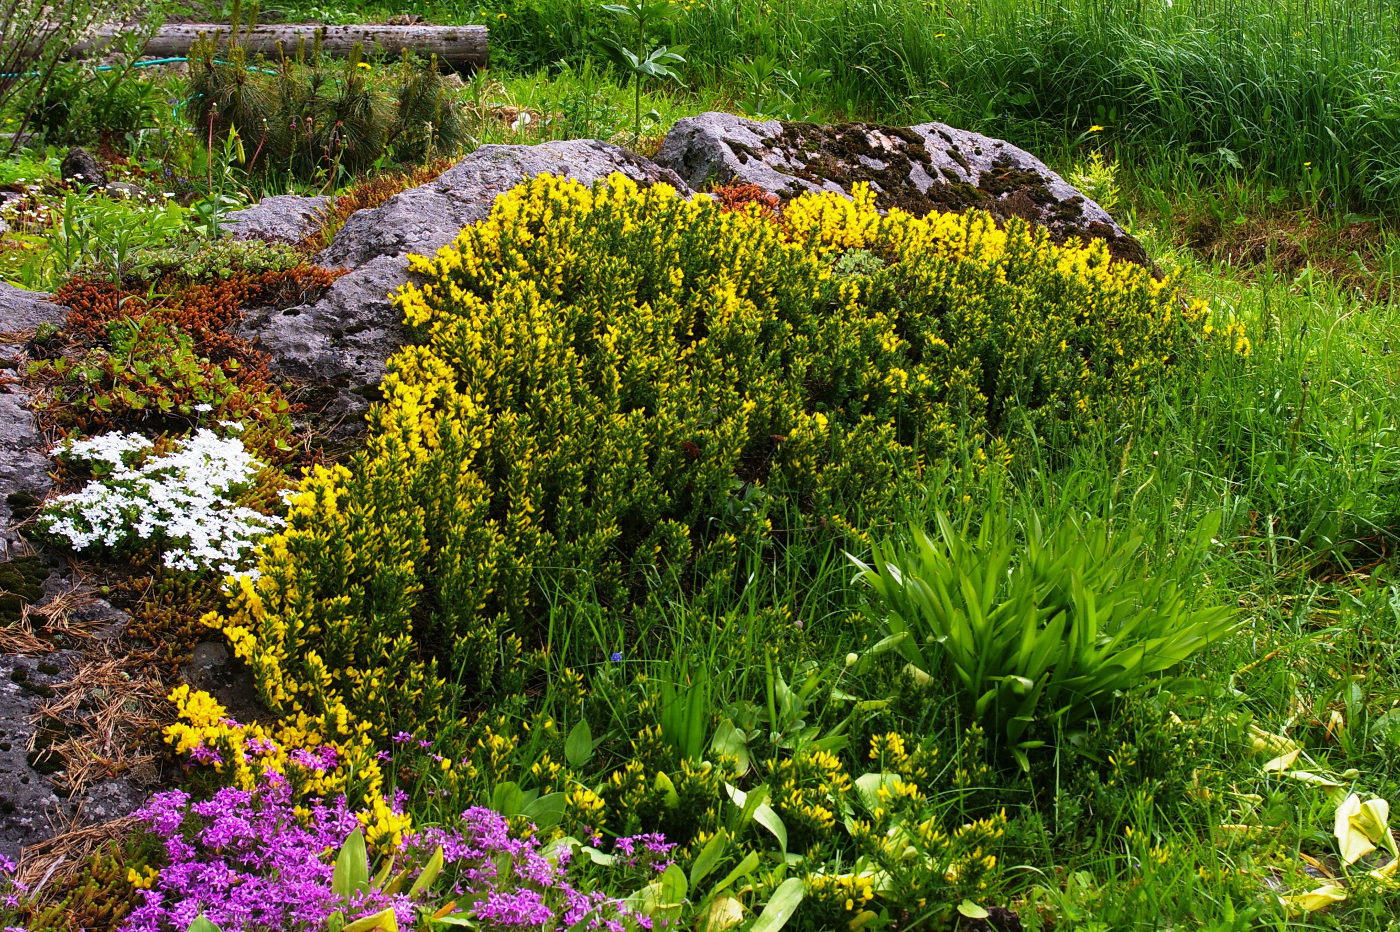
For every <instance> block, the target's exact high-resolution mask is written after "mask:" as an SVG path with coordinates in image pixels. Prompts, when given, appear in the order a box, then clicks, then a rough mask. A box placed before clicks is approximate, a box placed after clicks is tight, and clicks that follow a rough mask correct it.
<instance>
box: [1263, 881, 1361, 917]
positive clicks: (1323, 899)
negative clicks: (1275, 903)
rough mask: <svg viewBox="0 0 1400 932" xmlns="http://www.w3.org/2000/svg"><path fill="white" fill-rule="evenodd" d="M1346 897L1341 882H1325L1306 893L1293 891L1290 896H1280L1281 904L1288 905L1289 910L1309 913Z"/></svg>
mask: <svg viewBox="0 0 1400 932" xmlns="http://www.w3.org/2000/svg"><path fill="white" fill-rule="evenodd" d="M1346 898H1347V891H1346V890H1345V889H1344V888H1343V887H1342V885H1341V884H1336V883H1325V884H1323V885H1322V886H1320V887H1318V888H1317V889H1315V890H1309V891H1308V892H1307V893H1295V894H1294V895H1292V896H1281V897H1279V899H1280V900H1282V901H1283V905H1284V906H1286V907H1288V910H1289V912H1305V913H1311V912H1316V911H1317V910H1319V909H1322V908H1323V907H1325V906H1331V905H1332V904H1333V903H1340V902H1341V901H1342V900H1345V899H1346Z"/></svg>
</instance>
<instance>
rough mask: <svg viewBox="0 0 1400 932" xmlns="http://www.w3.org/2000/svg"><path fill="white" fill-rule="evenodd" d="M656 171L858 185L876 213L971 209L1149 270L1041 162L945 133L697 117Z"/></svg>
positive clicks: (926, 127) (817, 187) (960, 133)
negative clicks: (1103, 247) (1095, 244)
mask: <svg viewBox="0 0 1400 932" xmlns="http://www.w3.org/2000/svg"><path fill="white" fill-rule="evenodd" d="M656 162H657V164H659V165H661V166H662V167H664V168H669V169H671V170H672V171H674V172H676V174H678V175H680V177H681V178H682V179H684V180H685V182H686V183H687V184H689V185H690V186H691V187H694V188H701V187H704V186H706V185H710V184H729V183H741V184H744V183H746V184H755V185H757V186H759V187H760V188H763V189H764V190H766V191H770V192H772V193H774V194H777V195H778V196H780V197H782V198H785V199H786V198H792V197H795V196H797V195H798V194H802V193H804V192H808V191H838V192H849V191H850V189H851V186H852V185H854V184H855V183H857V182H861V181H864V182H867V183H869V184H870V186H871V187H872V188H873V189H874V190H875V192H876V205H877V206H879V207H881V208H891V207H898V208H901V209H904V210H907V211H909V212H910V213H912V214H915V215H917V216H922V215H924V214H927V213H932V212H934V211H950V210H952V211H962V210H966V209H968V208H973V207H975V208H978V209H980V210H985V211H987V212H989V213H990V214H992V216H993V217H995V218H997V219H998V220H1007V219H1010V218H1011V217H1020V218H1022V219H1024V220H1029V221H1031V222H1033V223H1038V224H1040V225H1042V226H1044V227H1046V228H1048V229H1049V230H1050V232H1051V234H1052V235H1053V236H1054V237H1055V239H1056V240H1058V241H1064V240H1065V239H1068V238H1071V237H1081V238H1086V239H1102V240H1104V241H1105V242H1106V243H1107V244H1108V247H1109V250H1110V252H1112V253H1113V255H1114V256H1115V257H1117V258H1120V259H1126V260H1128V261H1131V262H1137V263H1139V264H1147V255H1146V253H1145V252H1144V251H1143V249H1142V246H1141V245H1140V244H1139V243H1138V242H1137V240H1135V239H1133V238H1132V237H1131V236H1130V235H1128V234H1127V233H1126V232H1125V231H1124V230H1123V228H1122V227H1120V226H1119V225H1118V224H1117V223H1116V222H1115V221H1114V220H1113V218H1112V217H1110V216H1109V215H1108V213H1107V212H1106V211H1105V210H1104V209H1103V208H1102V207H1100V206H1099V205H1098V204H1096V203H1094V202H1093V201H1092V200H1090V199H1089V198H1087V197H1085V196H1084V195H1083V194H1082V193H1081V192H1079V191H1078V190H1077V189H1075V188H1074V187H1073V186H1072V185H1070V184H1069V183H1068V182H1066V181H1065V180H1064V179H1063V178H1061V177H1060V176H1059V175H1057V174H1056V173H1055V172H1053V171H1051V170H1050V168H1049V167H1047V166H1046V165H1045V163H1044V162H1042V161H1040V160H1039V159H1037V158H1036V157H1035V156H1033V155H1031V154H1030V153H1029V152H1026V151H1025V150H1024V149H1019V148H1017V147H1016V146H1013V145H1011V144H1010V143H1008V142H1005V141H1003V140H1000V139H993V138H991V137H989V136H983V135H980V134H978V133H970V132H968V131H966V130H960V129H955V128H954V127H951V126H948V125H946V124H943V123H922V124H920V125H918V126H911V127H907V128H905V127H891V126H877V125H874V124H866V123H849V124H843V125H838V126H821V125H817V124H812V123H790V122H781V121H777V120H771V121H768V122H758V121H755V120H747V119H744V118H743V117H737V116H734V115H732V114H728V113H703V114H701V115H699V116H696V117H689V118H686V119H683V120H680V121H678V122H677V123H676V125H675V127H674V128H673V129H672V130H671V132H670V133H668V134H667V136H666V139H665V140H664V141H663V142H662V144H661V151H660V152H659V153H658V154H657V156H656Z"/></svg>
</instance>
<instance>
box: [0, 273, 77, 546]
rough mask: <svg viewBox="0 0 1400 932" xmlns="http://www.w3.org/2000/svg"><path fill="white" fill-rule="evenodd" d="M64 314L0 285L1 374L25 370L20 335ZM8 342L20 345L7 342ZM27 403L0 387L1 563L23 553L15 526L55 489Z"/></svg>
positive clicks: (17, 391)
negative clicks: (16, 340) (2, 336)
mask: <svg viewBox="0 0 1400 932" xmlns="http://www.w3.org/2000/svg"><path fill="white" fill-rule="evenodd" d="M67 314H68V309H67V308H66V307H63V306H62V305H58V304H54V303H53V302H52V301H50V300H49V297H48V295H45V294H40V293H38V292H34V291H25V290H24V289H23V288H14V287H12V286H10V285H7V284H5V283H4V282H0V334H3V335H4V337H5V339H4V340H0V372H3V371H4V370H15V371H18V370H20V369H21V368H22V367H23V365H24V362H25V353H24V343H23V336H22V335H23V334H26V333H28V332H30V331H32V330H34V329H35V328H36V327H39V326H41V325H44V324H50V325H54V326H57V325H59V324H62V323H63V318H64V317H65V316H66V315H67ZM10 338H14V339H18V340H20V342H8V340H9V339H10ZM29 402H30V397H29V394H28V393H27V392H25V391H24V390H23V389H22V388H20V387H19V385H18V383H16V382H14V381H0V561H2V560H5V559H7V558H8V556H9V555H10V554H11V552H13V551H20V550H23V549H24V548H23V547H22V544H21V539H20V535H19V532H18V531H17V530H16V528H15V525H16V523H18V520H19V518H20V517H21V516H22V515H23V514H24V513H26V512H29V511H31V510H32V509H33V507H34V505H36V504H37V503H38V501H39V500H40V499H42V498H43V497H44V496H45V495H46V494H48V491H49V489H50V488H52V486H53V483H52V482H51V481H50V479H49V460H48V456H47V449H48V445H47V444H46V443H45V442H44V438H43V437H42V436H41V435H40V433H39V425H38V422H37V421H36V420H35V418H34V413H33V412H32V411H30V409H29Z"/></svg>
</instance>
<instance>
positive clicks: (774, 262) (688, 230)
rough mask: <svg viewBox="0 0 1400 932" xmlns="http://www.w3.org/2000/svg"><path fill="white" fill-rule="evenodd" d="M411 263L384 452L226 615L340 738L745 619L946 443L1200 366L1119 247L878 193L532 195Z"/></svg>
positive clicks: (317, 486)
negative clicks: (590, 630) (795, 567)
mask: <svg viewBox="0 0 1400 932" xmlns="http://www.w3.org/2000/svg"><path fill="white" fill-rule="evenodd" d="M852 250H863V251H865V253H868V258H869V261H862V262H860V263H850V262H846V263H842V262H841V261H840V260H841V258H842V256H844V255H847V254H848V252H850V251H852ZM853 267H854V268H857V269H858V271H855V272H853V271H851V269H852V268H853ZM413 268H414V270H415V271H416V272H417V273H418V274H419V276H421V280H422V284H418V285H413V286H409V287H407V288H406V289H405V290H404V291H403V292H402V293H401V294H400V295H399V296H398V299H397V300H398V302H399V306H400V307H401V308H402V310H403V312H404V315H405V317H406V319H407V321H408V323H409V324H410V325H411V327H412V328H413V331H414V333H415V334H416V336H417V337H418V342H417V343H416V344H415V345H411V346H407V347H405V348H404V349H402V350H401V351H400V352H399V353H398V354H397V355H396V356H395V357H394V358H393V359H392V360H391V362H390V366H389V373H388V375H387V377H386V378H385V380H384V382H383V385H382V390H383V401H382V403H380V404H377V405H376V406H375V407H374V408H373V409H372V412H371V416H370V420H371V431H370V436H369V440H368V446H367V449H366V450H365V451H364V452H363V453H362V454H361V455H359V456H357V457H356V458H355V459H353V460H352V461H351V462H350V463H349V464H348V465H347V466H337V467H334V468H330V469H318V470H317V471H316V472H314V473H313V474H311V475H310V476H309V477H308V478H307V479H306V480H305V482H304V483H303V485H302V488H301V490H300V492H299V493H298V494H297V495H296V496H295V497H294V498H293V499H292V501H291V506H290V514H289V516H288V523H287V526H286V529H285V530H284V531H283V532H282V533H281V534H279V535H277V536H275V537H274V538H272V539H270V541H269V542H268V543H267V545H266V547H265V548H264V552H263V556H262V560H261V565H260V567H259V569H260V574H259V576H258V578H257V579H256V581H254V580H251V579H247V578H245V579H244V580H242V581H241V582H240V583H239V586H240V589H239V592H238V594H237V597H236V599H235V602H234V605H233V607H232V609H231V611H230V612H229V613H228V614H227V615H225V616H223V617H220V618H217V619H215V620H214V623H215V624H217V625H219V626H220V627H222V628H223V629H224V631H225V632H226V633H227V635H228V637H229V639H230V641H231V643H232V644H233V646H234V648H235V649H236V651H237V653H238V654H239V656H241V657H244V658H246V659H247V660H248V661H249V663H250V664H251V666H252V668H253V670H254V672H255V674H256V676H257V680H258V683H259V686H260V688H261V689H262V691H263V693H264V694H265V697H266V699H267V701H268V702H269V704H270V705H271V707H272V708H273V709H274V710H276V711H277V712H278V713H280V714H282V715H287V716H297V715H302V716H305V717H307V719H308V720H310V721H315V722H319V723H321V727H323V728H324V730H325V731H326V732H327V734H328V735H332V736H334V738H335V740H338V741H357V740H360V738H361V737H364V736H366V735H367V736H368V737H369V738H370V739H372V740H375V741H378V742H380V743H381V744H382V742H383V741H384V739H385V738H386V737H387V736H388V735H390V734H392V733H394V732H395V731H396V730H398V729H401V728H408V729H409V730H422V729H432V728H433V725H434V723H435V722H437V721H439V720H440V718H441V717H442V716H443V715H444V713H445V712H448V711H449V710H453V709H456V708H458V707H459V706H461V705H462V704H463V703H464V702H469V701H470V700H471V699H472V697H475V696H477V695H479V694H481V693H482V692H483V691H488V690H490V689H491V688H493V686H494V677H495V676H496V675H497V665H498V662H499V659H500V658H501V657H503V656H504V657H509V656H510V655H511V654H512V652H516V651H518V650H520V649H521V646H522V645H528V644H530V643H532V642H538V641H539V640H540V638H541V636H542V634H543V631H544V630H545V626H546V624H547V622H548V619H549V616H550V612H551V608H552V607H556V606H560V605H568V604H571V601H572V600H578V601H580V602H585V601H586V602H588V603H590V604H601V605H602V606H605V607H607V608H608V609H610V610H613V611H617V612H619V613H621V614H623V615H626V614H627V613H629V612H642V611H645V610H646V606H647V605H648V604H649V601H650V602H657V601H663V600H672V601H676V600H685V601H687V602H689V603H690V604H693V605H711V606H714V605H725V604H732V602H733V600H734V597H735V595H736V593H737V592H738V591H739V589H740V587H741V586H742V585H743V580H744V578H745V574H744V573H743V572H741V571H740V567H741V564H742V561H743V560H744V559H745V558H746V556H747V555H748V554H752V553H755V552H767V553H770V554H771V553H772V552H773V551H774V550H776V549H777V548H780V547H782V546H784V543H785V538H784V535H783V532H781V531H775V528H784V527H791V526H792V525H790V524H786V523H784V522H786V521H787V520H788V519H789V518H792V517H800V518H801V519H802V522H801V523H802V524H803V525H804V526H807V527H812V528H814V529H815V531H814V532H813V533H815V534H818V535H826V536H827V539H828V541H829V542H832V543H836V544H843V543H848V542H849V540H850V539H851V538H855V539H857V540H862V539H863V534H864V529H865V528H867V527H870V526H871V525H873V524H876V523H886V522H891V521H897V520H901V519H903V518H904V517H907V516H909V509H910V508H911V507H912V505H911V504H910V502H911V500H912V499H913V498H914V496H911V495H910V494H909V493H908V491H907V489H908V485H909V483H910V482H914V481H917V480H918V479H919V477H920V476H921V474H922V473H923V471H924V469H925V468H926V467H927V466H928V465H929V464H930V463H932V462H935V461H937V460H938V459H939V458H940V457H943V456H945V455H946V454H948V453H949V452H950V451H951V450H952V449H953V448H954V447H955V445H960V444H965V443H968V442H972V443H975V444H979V445H980V446H981V447H982V448H983V449H984V450H985V451H986V452H985V455H990V456H995V457H1004V456H1006V455H1008V454H1007V447H1006V446H1005V445H1004V444H1003V442H1002V441H1001V440H1000V439H998V438H999V436H1000V434H1001V432H1002V431H1003V430H1004V429H1005V428H1006V427H1007V426H1008V425H1009V424H1011V422H1012V420H1013V412H1020V414H1021V415H1023V416H1024V418H1025V419H1026V424H1027V425H1029V426H1030V427H1031V428H1034V429H1039V428H1048V427H1052V426H1054V427H1055V428H1056V429H1057V430H1061V429H1068V430H1070V431H1073V430H1075V429H1078V428H1080V427H1083V426H1085V425H1087V424H1089V423H1090V422H1092V421H1093V420H1095V419H1097V418H1101V417H1105V416H1112V415H1115V414H1117V413H1119V412H1121V411H1123V410H1124V409H1126V408H1127V407H1128V406H1130V405H1131V404H1132V403H1133V402H1134V399H1136V398H1138V397H1140V396H1141V395H1142V394H1143V393H1144V390H1145V389H1146V388H1147V387H1148V386H1151V385H1153V384H1154V383H1157V382H1160V381H1161V380H1163V379H1165V378H1168V377H1170V376H1171V375H1172V373H1173V372H1176V371H1189V366H1184V365H1183V364H1184V363H1189V362H1190V360H1191V359H1192V358H1193V357H1194V355H1195V354H1196V353H1198V352H1199V348H1200V347H1201V345H1203V343H1204V341H1205V340H1206V337H1205V334H1204V330H1203V328H1204V324H1205V316H1206V312H1205V309H1204V307H1203V306H1201V305H1199V304H1193V303H1188V302H1185V301H1183V300H1182V299H1181V298H1180V296H1179V295H1178V294H1177V293H1176V292H1175V290H1174V289H1173V287H1172V286H1171V285H1170V283H1164V282H1162V281H1158V280H1155V279H1154V278H1153V277H1152V276H1151V274H1150V273H1149V272H1148V271H1147V270H1144V269H1143V268H1140V267H1138V266H1136V265H1131V264H1127V263H1117V262H1110V259H1109V255H1108V253H1107V251H1106V250H1105V249H1104V247H1103V246H1102V244H1099V243H1096V244H1092V245H1088V246H1080V245H1073V244H1070V245H1064V246H1057V245H1055V244H1053V243H1051V242H1050V240H1049V239H1048V238H1047V236H1046V235H1045V234H1044V232H1043V231H1039V230H1036V229H1034V228H1032V227H1030V226H1028V225H1024V224H1020V223H1016V222H1012V223H1008V224H1007V225H1006V227H1005V228H1004V229H998V228H997V227H996V226H995V225H994V224H993V222H992V221H991V219H990V217H988V216H986V215H983V214H978V213H970V214H965V215H933V216H928V217H924V218H914V217H911V216H909V215H907V214H904V213H901V212H899V211H892V212H890V213H889V214H888V215H885V216H882V215H880V214H879V213H878V212H877V211H876V210H875V208H874V205H873V199H872V197H871V196H870V192H869V191H868V190H857V191H856V192H855V197H854V199H853V200H848V199H846V198H843V197H839V196H836V195H832V194H819V195H807V196H803V197H800V198H797V199H796V200H794V201H793V202H791V203H790V204H789V205H788V206H787V207H786V209H785V212H784V216H783V217H782V219H781V222H774V221H773V220H772V219H770V218H767V217H765V216H763V215H762V214H761V213H760V212H759V211H758V210H757V209H748V210H736V211H729V212H724V211H721V210H720V209H719V207H718V205H717V204H715V203H714V202H712V201H710V200H709V199H707V198H703V197H697V198H694V199H692V200H686V199H684V198H682V197H680V196H679V195H678V194H677V193H676V192H675V191H674V190H672V189H671V188H669V187H667V186H665V185H655V186H652V187H647V188H641V187H638V186H637V185H636V184H634V183H633V182H631V181H628V180H627V179H625V178H621V177H614V178H612V179H610V180H608V181H607V182H606V183H604V184H601V185H599V186H597V187H595V188H593V189H590V188H587V187H584V186H582V185H580V184H578V183H576V182H573V181H569V180H562V179H559V178H554V177H549V176H541V177H540V178H537V179H535V180H533V181H530V182H528V183H526V184H523V185H521V186H520V187H518V188H516V189H515V190H513V191H511V192H509V193H507V194H505V195H503V196H502V197H501V198H499V199H498V200H497V202H496V204H495V206H494V208H493V209H492V211H491V214H490V215H489V216H488V217H487V218H486V219H485V220H484V221H482V222H481V223H479V224H476V225H475V226H472V227H469V228H468V229H466V230H464V231H462V233H461V235H460V236H459V237H458V238H457V240H456V241H455V242H454V243H452V244H450V245H449V246H447V247H445V248H443V249H442V250H441V251H440V252H439V253H438V254H437V255H436V256H435V257H428V258H425V257H415V258H414V259H413ZM1017 426H1018V428H1019V427H1021V426H1022V425H1021V424H1020V423H1019V422H1018V424H1017ZM516 638H518V639H519V640H512V639H516ZM575 659H587V660H590V661H596V660H598V659H601V658H598V657H590V658H575ZM814 805H815V804H814ZM813 813H814V814H815V816H816V817H817V818H816V823H821V822H823V821H824V820H823V819H822V818H820V817H819V816H820V813H818V812H817V811H816V810H813ZM816 823H814V827H815V825H816Z"/></svg>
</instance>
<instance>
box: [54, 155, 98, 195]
mask: <svg viewBox="0 0 1400 932" xmlns="http://www.w3.org/2000/svg"><path fill="white" fill-rule="evenodd" d="M58 175H59V177H60V178H62V179H63V183H64V184H82V185H88V186H89V187H92V188H105V187H107V170H106V169H105V168H103V167H102V163H101V162H99V161H98V160H97V156H95V155H93V154H92V153H91V152H89V151H88V150H86V149H84V148H83V147H82V146H74V147H73V148H71V149H69V150H68V154H67V155H65V156H64V157H63V161H62V163H60V164H59V166H58Z"/></svg>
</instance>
